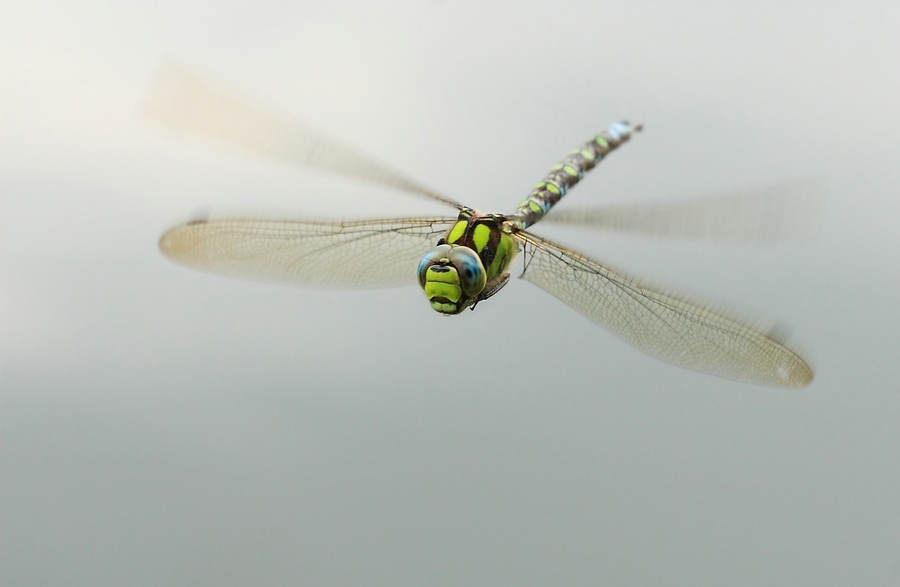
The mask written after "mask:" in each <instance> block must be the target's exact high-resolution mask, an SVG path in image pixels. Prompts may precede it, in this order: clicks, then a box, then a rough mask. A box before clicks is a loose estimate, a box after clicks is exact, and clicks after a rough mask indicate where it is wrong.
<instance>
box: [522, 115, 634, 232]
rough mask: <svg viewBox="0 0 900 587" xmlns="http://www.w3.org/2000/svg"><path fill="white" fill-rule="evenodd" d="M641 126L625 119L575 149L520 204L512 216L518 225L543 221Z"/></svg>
mask: <svg viewBox="0 0 900 587" xmlns="http://www.w3.org/2000/svg"><path fill="white" fill-rule="evenodd" d="M640 129H641V127H640V126H632V125H631V124H630V123H628V122H625V121H622V122H616V123H613V124H611V125H610V127H609V128H608V129H607V130H605V131H603V132H601V133H600V134H598V135H597V136H595V137H593V138H592V139H591V140H589V141H587V142H586V143H584V144H583V145H581V146H580V147H578V148H577V149H573V150H572V152H571V153H569V154H568V155H567V156H566V158H565V159H563V160H562V161H560V162H559V163H558V164H557V165H555V166H554V167H553V169H552V170H551V171H550V173H548V174H547V176H546V177H544V179H542V180H541V181H540V182H539V183H538V184H537V185H536V186H535V188H534V191H532V192H531V195H529V196H528V197H527V198H525V200H523V201H522V203H521V204H519V207H518V208H516V211H515V213H514V214H512V215H511V216H510V217H509V219H510V220H512V221H513V222H515V223H516V225H517V226H518V227H519V228H528V227H529V226H531V225H532V224H534V223H535V222H537V221H538V220H540V219H541V218H542V217H543V216H544V214H546V213H547V212H549V211H550V208H552V207H553V205H554V204H556V203H557V202H559V201H560V200H561V199H562V197H563V196H564V195H566V192H567V191H569V189H570V188H571V187H572V186H574V185H575V184H576V183H578V182H579V181H580V180H581V178H582V177H584V174H585V173H587V172H588V171H590V170H591V169H593V168H594V167H595V166H596V165H597V163H599V162H600V161H601V160H602V159H603V158H604V157H605V156H606V155H607V154H608V153H610V152H611V151H613V150H615V149H616V148H617V147H618V146H619V145H621V144H622V143H624V142H625V141H627V140H628V139H630V138H631V134H632V133H633V132H635V131H638V130H640Z"/></svg>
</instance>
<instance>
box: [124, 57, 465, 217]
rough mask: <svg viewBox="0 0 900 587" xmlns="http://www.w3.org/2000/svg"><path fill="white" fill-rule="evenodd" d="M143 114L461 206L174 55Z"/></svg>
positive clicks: (195, 132)
mask: <svg viewBox="0 0 900 587" xmlns="http://www.w3.org/2000/svg"><path fill="white" fill-rule="evenodd" d="M140 113H141V115H142V116H143V117H144V118H146V119H148V120H150V121H151V122H155V123H157V124H159V125H161V126H164V127H167V128H169V129H171V130H175V131H179V132H183V133H186V134H190V135H195V136H199V137H202V138H206V139H211V140H214V141H218V142H221V143H225V144H229V145H232V146H235V147H239V148H241V149H244V150H246V151H249V152H252V153H255V154H258V155H263V156H266V157H271V158H274V159H278V160H281V161H284V162H287V163H291V164H294V165H298V166H301V167H305V168H308V169H314V170H317V171H326V172H329V173H334V174H336V175H341V176H344V177H349V178H353V179H357V180H363V181H369V182H373V183H377V184H381V185H385V186H389V187H393V188H397V189H400V190H404V191H406V192H410V193H413V194H417V195H420V196H425V197H427V198H430V199H433V200H437V201H439V202H443V203H445V204H449V205H451V206H454V207H456V208H459V207H460V205H459V204H458V203H457V202H455V201H454V200H452V199H450V198H447V197H446V196H442V195H440V194H437V193H435V192H433V191H431V190H429V189H428V188H426V187H424V186H421V185H419V184H418V183H416V182H414V181H412V180H411V179H409V178H407V177H405V176H404V175H403V174H401V173H399V172H397V171H395V170H393V169H391V168H390V167H389V166H387V165H385V164H383V163H381V162H379V161H376V160H374V159H371V158H370V157H367V156H365V155H362V154H360V153H358V152H356V151H355V150H353V149H350V148H348V147H345V146H344V145H342V144H340V143H337V142H335V141H332V140H331V139H328V138H325V137H323V136H321V135H319V134H318V133H316V132H315V131H313V130H311V129H309V128H307V127H305V126H304V125H302V124H299V123H297V122H296V121H294V120H292V119H291V117H289V116H287V115H285V114H283V113H281V112H278V111H276V110H274V109H271V108H267V107H265V106H260V105H258V104H256V103H254V101H253V100H250V99H247V98H244V97H242V96H240V95H239V94H237V93H235V92H233V91H231V90H228V89H226V88H224V87H222V86H220V85H219V84H217V83H216V82H214V81H211V80H209V79H207V78H206V77H204V76H202V75H200V74H198V73H195V72H194V71H193V70H192V69H191V68H189V67H186V66H185V65H183V64H179V63H176V62H174V61H171V60H167V61H165V62H164V63H163V64H162V66H161V67H160V69H159V71H158V72H157V74H156V77H155V78H154V80H153V81H152V82H151V84H150V87H149V88H148V90H147V93H146V95H145V97H144V101H143V103H142V105H141V109H140Z"/></svg>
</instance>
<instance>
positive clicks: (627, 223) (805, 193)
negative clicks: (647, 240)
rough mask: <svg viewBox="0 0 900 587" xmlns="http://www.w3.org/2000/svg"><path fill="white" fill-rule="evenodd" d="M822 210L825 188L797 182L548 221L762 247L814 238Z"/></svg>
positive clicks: (569, 211) (585, 210) (562, 213)
mask: <svg viewBox="0 0 900 587" xmlns="http://www.w3.org/2000/svg"><path fill="white" fill-rule="evenodd" d="M820 210H821V202H820V197H819V184H818V183H817V182H815V181H797V182H790V183H783V184H778V185H771V186H766V187H761V188H757V189H752V190H744V191H740V192H733V193H729V194H717V195H703V196H695V197H690V198H680V199H675V200H671V201H656V202H636V203H628V204H612V205H606V206H593V207H582V208H563V209H560V210H556V209H554V210H553V211H552V212H551V213H550V214H548V215H547V217H546V219H545V222H554V223H557V224H571V225H581V226H591V227H595V228H604V229H608V230H619V231H627V232H638V233H643V234H651V235H661V236H674V237H681V238H694V239H710V240H717V241H726V242H744V243H757V244H762V243H775V242H795V241H805V240H809V239H810V238H811V237H813V236H814V234H815V232H816V230H817V228H818V226H819V222H820V217H821V215H820Z"/></svg>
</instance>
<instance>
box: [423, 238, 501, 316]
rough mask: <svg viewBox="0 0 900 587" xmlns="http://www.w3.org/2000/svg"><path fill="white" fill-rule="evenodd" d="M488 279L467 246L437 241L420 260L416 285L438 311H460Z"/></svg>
mask: <svg viewBox="0 0 900 587" xmlns="http://www.w3.org/2000/svg"><path fill="white" fill-rule="evenodd" d="M485 283H487V272H485V270H484V264H483V263H482V262H481V259H480V258H479V257H478V255H477V254H476V253H475V251H473V250H472V249H470V248H469V247H461V246H455V245H446V244H444V245H438V246H436V247H435V248H434V249H432V250H431V252H430V253H428V254H427V255H425V257H423V258H422V262H421V263H419V285H421V286H422V289H424V290H425V295H426V296H428V301H429V302H430V303H431V307H432V308H434V309H435V311H437V312H440V313H441V314H459V313H460V312H462V311H463V310H465V309H466V307H468V306H469V305H470V304H471V303H472V302H473V301H474V300H475V299H476V298H478V294H480V293H481V290H483V289H484V285H485Z"/></svg>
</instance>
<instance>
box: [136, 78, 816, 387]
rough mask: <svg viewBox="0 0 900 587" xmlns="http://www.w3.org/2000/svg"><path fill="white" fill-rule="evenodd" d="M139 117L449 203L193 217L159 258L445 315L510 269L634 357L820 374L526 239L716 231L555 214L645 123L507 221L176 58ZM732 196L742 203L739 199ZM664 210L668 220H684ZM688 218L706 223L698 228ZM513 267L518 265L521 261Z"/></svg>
mask: <svg viewBox="0 0 900 587" xmlns="http://www.w3.org/2000/svg"><path fill="white" fill-rule="evenodd" d="M141 113H142V114H143V116H144V118H146V119H147V120H150V121H152V122H155V123H157V124H161V125H163V126H165V127H168V128H169V129H174V130H177V131H180V132H182V133H186V134H192V135H196V136H201V137H204V138H206V139H213V140H216V141H219V142H223V143H228V144H231V145H234V146H238V147H240V148H242V149H245V150H248V151H251V152H254V153H256V154H262V155H265V156H268V157H272V158H275V159H279V160H282V161H286V162H288V163H291V164H295V165H298V166H300V167H303V168H306V169H310V170H315V171H324V172H329V173H332V174H336V175H338V176H342V177H344V178H348V179H353V180H359V181H365V182H369V183H372V184H377V185H380V186H387V187H391V188H395V189H397V190H400V191H403V192H407V193H411V194H414V195H417V196H421V197H423V198H426V199H429V200H432V201H436V202H439V203H440V204H443V205H445V206H446V207H448V208H450V209H454V211H453V212H452V213H448V214H446V215H442V216H426V217H408V218H404V217H386V218H373V219H364V220H353V221H340V222H323V221H311V220H301V219H265V218H223V219H202V220H195V221H191V222H188V223H185V224H181V225H178V226H175V227H173V228H171V229H170V230H168V231H167V232H165V233H164V234H163V235H162V237H161V238H160V240H159V247H160V249H161V251H162V253H163V255H165V256H166V257H167V258H169V259H170V260H172V261H174V262H176V263H179V264H182V265H186V266H188V267H192V268H195V269H199V270H203V271H208V272H214V273H220V274H226V275H231V276H237V277H241V278H250V279H258V280H268V281H281V282H289V283H294V284H303V285H312V286H326V287H336V288H376V287H390V286H401V285H407V284H409V285H412V284H415V283H418V285H419V286H420V287H421V289H422V290H423V291H424V294H425V298H426V300H427V302H428V303H429V305H430V306H431V308H432V309H433V310H434V311H436V312H438V313H440V314H443V315H447V316H454V315H459V314H461V313H462V312H464V311H465V310H466V309H470V310H474V309H475V308H476V307H479V308H480V307H481V304H482V303H483V302H485V301H486V300H488V299H491V298H493V297H494V296H495V295H496V294H497V293H498V292H500V291H501V290H502V289H503V288H504V286H506V285H507V283H509V281H510V276H511V274H512V273H514V272H515V273H518V275H519V277H520V278H522V279H524V280H525V281H529V282H531V283H533V284H534V285H536V286H538V287H540V288H541V289H543V290H545V291H546V292H548V293H550V294H551V295H552V296H554V297H556V298H557V299H559V300H560V301H562V302H563V303H565V304H567V305H568V306H570V307H572V308H574V309H575V310H577V311H578V312H580V313H581V314H582V315H584V316H585V317H587V318H588V319H590V320H592V321H593V322H595V323H597V324H598V325H600V326H601V327H602V328H604V329H606V330H607V331H608V332H610V333H612V334H613V335H615V336H617V337H618V338H620V339H622V340H623V341H625V342H626V343H628V344H630V345H631V346H633V347H635V348H636V349H638V350H640V351H642V352H644V353H646V354H647V355H650V356H651V357H655V358H656V359H659V360H662V361H665V362H667V363H670V364H672V365H676V366H678V367H682V368H687V369H690V370H694V371H697V372H701V373H706V374H710V375H715V376H719V377H724V378H727V379H732V380H736V381H741V382H746V383H751V384H758V385H764V386H769V387H777V388H801V387H805V386H806V385H808V384H809V383H810V382H811V381H812V379H813V371H812V369H811V367H810V366H809V364H808V363H807V362H806V361H805V360H804V359H803V358H802V357H801V355H800V354H799V353H798V352H797V351H796V350H793V349H791V348H789V346H788V345H787V342H786V337H785V336H784V335H783V334H781V330H780V329H779V328H777V327H775V328H770V327H768V326H765V325H763V324H761V323H757V322H753V321H748V320H745V319H741V318H739V317H737V316H736V315H734V314H733V313H732V312H730V311H728V310H725V309H722V308H720V307H717V306H713V305H711V304H708V303H704V302H700V301H696V300H693V299H691V298H689V297H687V296H683V295H679V294H676V293H672V292H671V291H669V290H663V289H660V288H655V287H652V286H649V285H646V284H644V283H643V282H641V281H639V280H636V279H634V278H631V277H629V276H627V275H625V274H624V273H622V272H619V271H616V270H614V269H612V268H610V267H609V266H608V265H606V264H605V263H601V262H599V261H596V260H594V259H591V258H589V257H588V256H585V255H583V254H581V253H578V252H576V251H574V250H572V249H570V248H568V247H565V246H562V245H560V244H558V243H556V242H553V241H551V240H549V239H547V238H544V237H541V236H538V235H537V234H535V233H533V232H532V231H531V227H532V226H534V225H535V224H537V223H538V222H539V221H541V220H544V219H547V220H548V221H550V220H553V219H556V220H557V221H559V222H564V223H569V224H583V225H590V226H602V225H603V224H604V223H606V224H607V225H612V226H613V227H616V225H617V224H622V225H624V226H625V228H629V227H630V228H632V229H636V230H642V229H643V230H647V231H649V232H654V233H677V232H678V231H679V230H686V232H688V233H692V232H694V233H698V234H699V232H700V229H698V228H697V226H699V225H700V224H706V225H709V224H710V223H709V222H707V220H708V219H704V217H703V210H704V209H708V208H710V206H705V205H704V203H703V202H702V201H701V202H699V204H700V205H696V204H697V202H694V204H695V205H694V206H693V207H690V206H689V207H684V206H682V207H680V208H676V209H675V210H674V212H678V211H679V210H680V211H681V212H682V214H681V216H682V217H683V218H682V220H685V219H686V220H687V221H688V222H687V223H685V222H671V223H667V221H666V220H665V218H666V217H667V215H666V213H663V214H650V215H648V214H647V213H646V212H647V210H644V211H643V212H644V213H642V214H628V213H622V214H619V215H616V214H612V215H606V216H604V215H602V214H600V215H598V214H596V213H591V212H589V211H588V212H586V211H584V210H580V211H579V210H577V209H576V210H573V211H571V212H570V213H568V214H566V213H564V212H563V211H561V210H558V211H554V212H553V213H551V210H552V209H553V207H554V206H555V205H556V204H557V203H559V201H560V200H561V199H562V198H563V197H564V196H565V195H566V193H567V192H568V191H569V190H571V189H572V188H573V187H574V186H575V185H576V184H577V183H578V182H579V181H581V179H582V178H583V177H584V175H585V174H586V173H588V172H589V171H591V170H592V169H593V168H594V167H596V166H597V164H599V163H600V162H601V161H602V160H603V159H605V158H606V157H608V156H609V155H610V154H611V153H612V152H613V151H615V150H617V149H618V148H619V147H621V146H622V145H623V144H625V143H626V142H627V141H629V140H630V139H631V138H632V136H634V134H635V133H636V132H638V131H640V130H641V126H640V125H632V124H630V123H628V122H624V121H622V122H616V123H614V124H612V125H610V126H609V127H608V128H607V129H606V130H605V131H603V132H600V133H599V134H597V135H595V136H593V137H591V138H590V139H589V140H588V141H586V142H585V143H583V144H582V145H580V146H578V147H577V148H575V149H574V150H572V151H571V152H570V153H568V154H567V155H566V156H565V158H563V160H562V161H561V162H560V163H559V164H557V165H556V166H554V167H553V168H552V169H551V170H550V172H549V173H548V174H547V175H546V176H545V177H544V178H543V179H542V180H541V181H540V182H539V183H538V184H537V185H536V186H535V188H534V189H533V191H532V192H531V193H530V194H529V195H528V196H527V197H526V198H525V199H524V200H523V201H522V202H521V203H520V204H519V205H518V206H517V207H516V208H515V210H514V211H513V212H512V213H509V214H497V213H484V212H481V211H478V210H477V209H476V208H473V207H470V206H466V205H463V204H461V203H459V202H457V201H456V200H454V199H452V198H450V197H447V196H445V195H443V194H441V193H438V192H436V191H434V190H432V189H429V188H427V187H425V186H424V185H422V184H420V183H419V182H418V181H416V180H413V179H411V178H409V177H407V176H406V175H405V174H403V173H401V172H399V171H396V170H395V169H393V168H392V167H391V166H389V165H387V164H384V163H381V162H380V161H377V160H375V159H373V158H371V157H369V156H367V155H364V154H362V153H360V152H359V151H357V150H355V149H353V148H350V147H347V146H345V145H344V144H342V143H340V142H338V141H336V140H333V139H331V138H329V137H326V136H323V135H321V134H319V133H318V132H316V131H314V130H312V129H310V128H309V127H307V126H305V125H303V124H300V123H298V122H296V121H294V120H292V119H291V118H290V117H287V116H285V115H283V114H281V113H279V112H277V111H275V110H273V109H271V108H267V107H262V106H258V105H257V103H256V102H254V101H253V100H250V99H247V98H244V97H242V96H240V95H238V94H236V93H235V92H233V91H231V90H230V89H228V88H226V87H224V86H222V85H220V84H219V83H218V82H216V81H214V80H212V79H210V78H207V77H205V76H204V75H202V74H200V73H198V72H196V71H195V70H193V69H192V68H190V67H187V66H184V65H183V64H180V63H176V62H169V63H166V64H164V65H163V67H162V68H161V69H160V71H159V72H158V74H157V76H156V78H155V80H154V81H153V82H152V83H151V85H150V89H149V90H148V92H147V94H146V96H145V99H144V102H143V104H142V106H141ZM730 201H732V202H738V204H737V206H738V207H740V198H738V199H732V200H730ZM712 207H714V206H712ZM660 209H661V208H656V209H655V210H656V211H657V212H659V210H660ZM686 210H687V211H688V213H687V214H685V213H684V212H685V211H686ZM626 211H627V208H626ZM663 212H665V210H663ZM668 212H669V214H668V216H669V217H675V216H678V214H674V213H672V212H673V211H672V210H669V211H668ZM691 219H693V220H694V221H695V222H696V223H697V226H694V228H691V225H690V222H689V221H690V220H691ZM685 226H687V227H688V228H687V229H685V228H684V227H685ZM619 228H621V226H619ZM708 228H709V226H707V227H706V228H704V229H703V230H707V229H708ZM514 259H519V260H520V261H521V263H519V262H516V263H515V265H514V264H513V261H514ZM519 267H521V269H520V268H519ZM523 322H524V321H523ZM522 327H523V328H524V327H525V325H524V324H523V325H522Z"/></svg>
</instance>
